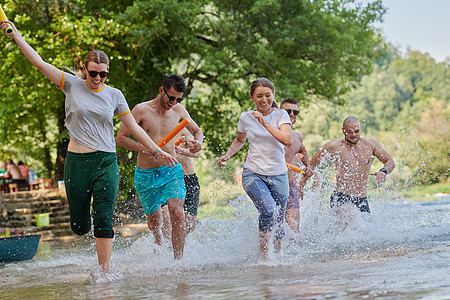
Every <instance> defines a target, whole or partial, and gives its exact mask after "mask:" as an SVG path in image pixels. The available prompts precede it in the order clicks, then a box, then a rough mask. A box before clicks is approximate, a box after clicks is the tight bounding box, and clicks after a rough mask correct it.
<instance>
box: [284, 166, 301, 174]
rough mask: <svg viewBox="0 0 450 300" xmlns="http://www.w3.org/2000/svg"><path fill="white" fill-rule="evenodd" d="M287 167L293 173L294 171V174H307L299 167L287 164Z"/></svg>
mask: <svg viewBox="0 0 450 300" xmlns="http://www.w3.org/2000/svg"><path fill="white" fill-rule="evenodd" d="M286 166H287V167H288V168H289V169H291V170H292V171H294V172H297V173H305V172H304V171H303V170H302V169H300V168H299V167H296V166H293V165H290V164H286Z"/></svg>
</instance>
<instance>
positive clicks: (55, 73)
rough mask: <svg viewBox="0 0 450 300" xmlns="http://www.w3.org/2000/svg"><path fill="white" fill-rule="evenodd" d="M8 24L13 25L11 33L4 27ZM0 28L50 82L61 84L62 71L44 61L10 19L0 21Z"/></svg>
mask: <svg viewBox="0 0 450 300" xmlns="http://www.w3.org/2000/svg"><path fill="white" fill-rule="evenodd" d="M8 24H11V26H12V27H13V31H12V32H11V33H7V32H6V29H7V28H8ZM1 28H2V32H3V34H4V35H7V36H10V37H12V38H13V39H14V40H15V41H16V43H17V45H18V46H19V48H20V50H22V53H23V54H24V55H25V57H26V58H27V59H28V60H29V61H30V62H31V63H32V64H33V66H35V67H36V68H38V70H39V71H40V72H41V73H42V74H44V76H45V77H47V78H48V79H49V80H50V81H51V82H53V83H54V84H56V85H57V86H61V85H62V72H61V70H59V69H58V68H56V67H54V66H53V65H51V64H49V63H47V62H45V61H44V60H43V59H42V58H41V56H40V55H39V54H38V53H37V52H36V51H35V50H34V49H33V48H32V47H31V46H30V45H29V44H28V43H27V42H26V41H25V39H24V38H23V37H22V35H21V34H20V32H19V31H18V30H17V28H16V26H15V25H14V23H13V22H11V21H4V22H1Z"/></svg>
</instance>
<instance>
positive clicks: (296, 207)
mask: <svg viewBox="0 0 450 300" xmlns="http://www.w3.org/2000/svg"><path fill="white" fill-rule="evenodd" d="M280 108H281V109H284V110H286V112H287V113H288V115H289V118H290V119H291V123H292V125H294V124H295V121H297V116H298V101H297V99H294V98H287V99H285V100H284V101H283V102H281V105H280ZM292 135H293V139H292V140H293V141H292V145H291V146H290V147H285V148H284V150H285V155H284V157H285V160H286V163H288V164H291V165H295V164H296V163H297V161H298V160H301V162H302V163H303V164H304V165H305V168H303V171H304V172H305V175H306V176H308V177H310V176H312V175H313V172H312V169H311V167H310V165H309V157H308V152H307V151H306V148H305V146H304V145H303V135H302V134H301V133H300V132H295V131H292ZM296 174H297V173H295V172H293V171H291V170H289V171H288V178H289V199H288V202H287V205H286V214H285V216H286V222H287V223H288V225H289V227H290V228H291V229H292V230H293V231H294V232H299V224H300V202H299V199H300V193H301V191H300V189H299V187H298V185H297V184H296V182H295V175H296Z"/></svg>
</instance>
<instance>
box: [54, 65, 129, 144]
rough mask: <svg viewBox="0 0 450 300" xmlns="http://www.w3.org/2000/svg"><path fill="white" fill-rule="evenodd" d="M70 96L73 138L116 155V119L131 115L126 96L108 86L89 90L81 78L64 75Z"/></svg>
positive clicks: (68, 116)
mask: <svg viewBox="0 0 450 300" xmlns="http://www.w3.org/2000/svg"><path fill="white" fill-rule="evenodd" d="M59 88H61V90H62V91H63V92H64V94H66V103H65V104H66V105H65V107H66V119H65V125H66V128H67V131H68V132H69V135H70V138H71V139H73V140H74V141H76V142H77V143H79V144H81V145H83V146H86V147H89V148H91V149H94V150H98V151H104V152H116V142H115V139H114V123H113V116H114V115H117V116H120V115H124V114H127V113H129V112H130V109H129V108H128V103H127V101H126V100H125V97H124V96H123V94H122V92H121V91H120V90H118V89H116V88H113V87H110V86H108V85H106V84H105V85H103V87H102V88H101V89H100V90H96V91H93V90H91V89H89V88H88V87H87V85H86V83H85V82H84V80H83V79H81V78H80V77H78V76H75V75H72V74H69V73H67V72H63V81H62V86H61V87H59Z"/></svg>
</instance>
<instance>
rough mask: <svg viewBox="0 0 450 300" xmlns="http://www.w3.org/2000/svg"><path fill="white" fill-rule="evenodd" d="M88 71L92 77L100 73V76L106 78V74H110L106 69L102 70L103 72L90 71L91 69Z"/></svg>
mask: <svg viewBox="0 0 450 300" xmlns="http://www.w3.org/2000/svg"><path fill="white" fill-rule="evenodd" d="M86 70H87V68H86ZM87 71H88V74H89V76H91V77H92V78H95V77H97V75H99V74H100V78H105V77H106V76H108V74H109V73H108V72H106V71H101V72H97V71H89V70H87Z"/></svg>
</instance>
